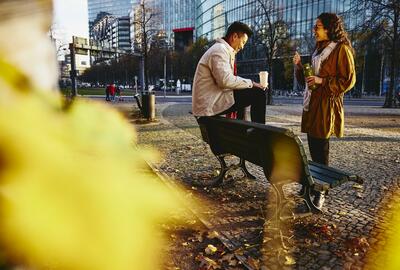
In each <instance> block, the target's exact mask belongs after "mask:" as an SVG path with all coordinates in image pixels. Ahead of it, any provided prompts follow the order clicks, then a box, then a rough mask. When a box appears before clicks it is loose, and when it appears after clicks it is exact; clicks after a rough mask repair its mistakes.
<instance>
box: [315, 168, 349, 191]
mask: <svg viewBox="0 0 400 270" xmlns="http://www.w3.org/2000/svg"><path fill="white" fill-rule="evenodd" d="M310 170H311V176H312V177H313V178H314V179H318V180H319V181H322V182H325V183H328V184H329V186H330V187H331V188H334V187H336V186H340V185H341V184H343V183H345V182H347V181H348V180H349V179H348V177H347V176H345V175H343V176H342V177H341V178H337V177H333V176H331V175H329V174H326V173H322V172H321V171H319V170H313V168H312V167H311V168H310Z"/></svg>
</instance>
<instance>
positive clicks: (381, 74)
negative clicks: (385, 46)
mask: <svg viewBox="0 0 400 270" xmlns="http://www.w3.org/2000/svg"><path fill="white" fill-rule="evenodd" d="M384 80H385V53H384V50H382V56H381V69H380V84H379V96H381V95H382V90H383V81H384Z"/></svg>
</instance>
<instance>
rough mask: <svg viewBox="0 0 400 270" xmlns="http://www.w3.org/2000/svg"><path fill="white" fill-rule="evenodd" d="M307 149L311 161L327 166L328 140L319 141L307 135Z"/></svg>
mask: <svg viewBox="0 0 400 270" xmlns="http://www.w3.org/2000/svg"><path fill="white" fill-rule="evenodd" d="M307 140H308V148H309V149H310V154H311V158H312V160H313V161H315V162H318V163H320V164H324V165H327V166H328V165H329V138H328V139H320V138H315V137H311V136H310V135H309V134H307Z"/></svg>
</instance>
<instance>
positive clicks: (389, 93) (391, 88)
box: [384, 11, 399, 108]
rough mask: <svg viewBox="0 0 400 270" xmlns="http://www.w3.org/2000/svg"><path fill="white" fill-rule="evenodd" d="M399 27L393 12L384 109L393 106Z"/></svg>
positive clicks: (396, 14)
mask: <svg viewBox="0 0 400 270" xmlns="http://www.w3.org/2000/svg"><path fill="white" fill-rule="evenodd" d="M398 26H399V14H398V12H396V11H395V12H394V20H393V40H392V59H391V61H390V82H389V89H388V91H387V93H386V99H385V105H384V107H385V108H392V107H393V106H394V105H395V104H394V103H393V93H394V83H395V79H396V64H397V62H396V59H397V46H396V45H397V40H398V33H397V29H398Z"/></svg>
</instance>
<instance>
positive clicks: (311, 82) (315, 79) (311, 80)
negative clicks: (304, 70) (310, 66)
mask: <svg viewBox="0 0 400 270" xmlns="http://www.w3.org/2000/svg"><path fill="white" fill-rule="evenodd" d="M306 82H307V84H308V86H311V85H314V84H322V78H320V77H318V76H309V77H307V78H306Z"/></svg>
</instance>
